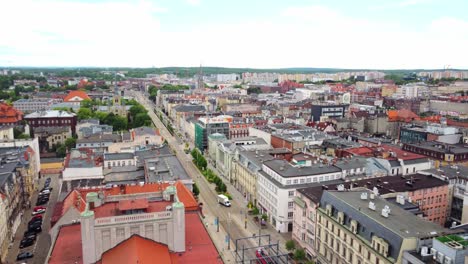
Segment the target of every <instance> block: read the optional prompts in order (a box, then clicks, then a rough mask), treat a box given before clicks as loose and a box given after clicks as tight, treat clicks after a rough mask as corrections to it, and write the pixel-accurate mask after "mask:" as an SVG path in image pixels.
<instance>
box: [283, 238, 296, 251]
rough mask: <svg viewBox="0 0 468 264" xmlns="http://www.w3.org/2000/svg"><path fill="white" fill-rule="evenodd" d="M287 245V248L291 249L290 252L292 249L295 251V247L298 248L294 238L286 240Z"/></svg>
mask: <svg viewBox="0 0 468 264" xmlns="http://www.w3.org/2000/svg"><path fill="white" fill-rule="evenodd" d="M285 246H286V250H287V251H289V252H291V251H293V250H294V249H296V243H295V242H294V240H292V239H291V240H288V241H286V244H285Z"/></svg>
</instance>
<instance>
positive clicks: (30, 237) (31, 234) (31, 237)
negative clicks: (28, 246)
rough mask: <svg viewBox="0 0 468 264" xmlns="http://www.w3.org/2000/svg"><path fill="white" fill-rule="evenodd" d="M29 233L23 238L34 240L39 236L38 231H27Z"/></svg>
mask: <svg viewBox="0 0 468 264" xmlns="http://www.w3.org/2000/svg"><path fill="white" fill-rule="evenodd" d="M26 234H27V235H25V236H24V237H23V240H26V239H32V240H36V237H37V234H36V233H32V232H28V233H26Z"/></svg>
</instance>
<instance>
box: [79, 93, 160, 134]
mask: <svg viewBox="0 0 468 264" xmlns="http://www.w3.org/2000/svg"><path fill="white" fill-rule="evenodd" d="M126 103H127V104H128V105H132V107H131V108H130V110H129V111H128V117H123V116H119V115H116V114H114V113H106V112H100V111H95V110H94V108H96V107H97V106H98V105H100V104H101V103H100V102H96V101H91V100H84V101H83V102H81V108H80V110H78V113H77V117H78V120H83V119H89V118H95V119H99V121H100V122H101V124H106V125H109V126H112V127H113V128H114V131H121V130H128V129H131V128H136V127H141V126H151V124H152V121H151V117H150V116H149V115H148V111H147V110H146V109H145V108H144V107H143V106H142V105H141V104H139V103H138V102H137V101H135V100H129V101H127V102H126Z"/></svg>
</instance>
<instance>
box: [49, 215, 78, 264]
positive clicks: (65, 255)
mask: <svg viewBox="0 0 468 264" xmlns="http://www.w3.org/2000/svg"><path fill="white" fill-rule="evenodd" d="M82 254H83V251H82V249H81V225H80V224H79V223H78V224H72V225H66V226H61V227H60V229H59V232H58V235H57V240H56V241H55V244H54V247H53V249H52V252H51V255H50V258H49V262H48V263H49V264H82V263H83V255H82Z"/></svg>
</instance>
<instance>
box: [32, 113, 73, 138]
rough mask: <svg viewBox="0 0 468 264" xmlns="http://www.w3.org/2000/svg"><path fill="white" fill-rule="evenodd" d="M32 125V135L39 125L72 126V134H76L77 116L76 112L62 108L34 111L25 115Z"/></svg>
mask: <svg viewBox="0 0 468 264" xmlns="http://www.w3.org/2000/svg"><path fill="white" fill-rule="evenodd" d="M24 120H26V121H27V122H28V124H29V126H30V127H31V134H32V135H31V136H34V129H35V128H37V127H44V126H45V127H70V129H71V131H72V134H73V135H75V134H76V122H77V118H76V115H75V114H74V113H69V112H67V111H61V110H50V111H40V112H34V113H31V114H29V115H26V116H25V117H24Z"/></svg>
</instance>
